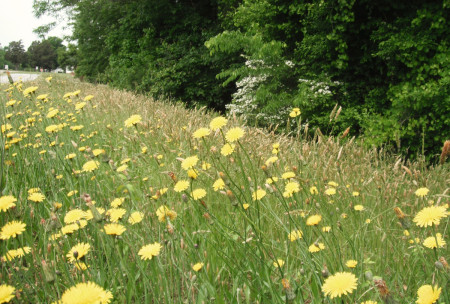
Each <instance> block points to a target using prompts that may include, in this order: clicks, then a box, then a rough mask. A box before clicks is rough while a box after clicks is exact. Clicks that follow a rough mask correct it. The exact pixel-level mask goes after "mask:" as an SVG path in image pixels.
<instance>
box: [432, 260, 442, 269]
mask: <svg viewBox="0 0 450 304" xmlns="http://www.w3.org/2000/svg"><path fill="white" fill-rule="evenodd" d="M434 267H436V268H437V269H439V270H444V265H443V264H442V263H441V262H439V261H436V262H435V263H434Z"/></svg>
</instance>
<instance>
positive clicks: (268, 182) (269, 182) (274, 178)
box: [266, 176, 278, 185]
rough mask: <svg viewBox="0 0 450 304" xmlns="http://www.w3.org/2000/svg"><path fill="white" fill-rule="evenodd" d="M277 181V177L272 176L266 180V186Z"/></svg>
mask: <svg viewBox="0 0 450 304" xmlns="http://www.w3.org/2000/svg"><path fill="white" fill-rule="evenodd" d="M277 181H278V177H276V176H272V177H269V178H267V179H266V184H269V185H271V184H273V183H276V182H277Z"/></svg>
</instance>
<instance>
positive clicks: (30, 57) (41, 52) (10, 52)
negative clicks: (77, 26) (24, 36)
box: [0, 37, 77, 71]
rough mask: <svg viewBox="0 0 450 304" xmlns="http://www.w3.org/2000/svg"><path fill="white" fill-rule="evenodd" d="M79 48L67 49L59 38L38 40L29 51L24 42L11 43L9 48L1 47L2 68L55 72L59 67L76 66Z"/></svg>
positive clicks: (0, 63)
mask: <svg viewBox="0 0 450 304" xmlns="http://www.w3.org/2000/svg"><path fill="white" fill-rule="evenodd" d="M76 53H77V47H76V46H75V45H73V44H69V46H68V47H66V46H65V45H64V44H63V40H62V39H61V38H58V37H48V38H47V39H42V40H36V41H33V42H32V43H31V45H30V46H29V47H28V49H27V50H25V47H24V45H23V43H22V40H18V41H11V42H10V43H9V44H8V45H7V46H5V47H2V46H0V68H4V66H5V65H8V66H9V68H10V69H16V70H19V69H22V70H24V69H35V67H39V68H42V69H44V70H49V71H50V70H54V69H56V68H57V67H62V68H63V69H65V67H66V66H70V67H75V66H76Z"/></svg>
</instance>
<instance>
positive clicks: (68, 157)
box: [64, 153, 77, 159]
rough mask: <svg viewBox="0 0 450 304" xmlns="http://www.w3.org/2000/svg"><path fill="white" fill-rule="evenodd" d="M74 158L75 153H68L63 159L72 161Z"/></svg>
mask: <svg viewBox="0 0 450 304" xmlns="http://www.w3.org/2000/svg"><path fill="white" fill-rule="evenodd" d="M75 156H77V155H76V154H75V153H69V154H67V155H66V156H65V157H64V159H72V158H75Z"/></svg>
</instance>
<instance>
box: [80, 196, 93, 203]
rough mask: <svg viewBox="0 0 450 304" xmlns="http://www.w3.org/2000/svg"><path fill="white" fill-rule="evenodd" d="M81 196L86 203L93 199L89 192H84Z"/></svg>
mask: <svg viewBox="0 0 450 304" xmlns="http://www.w3.org/2000/svg"><path fill="white" fill-rule="evenodd" d="M81 198H82V199H83V200H84V201H85V202H86V204H88V203H90V202H91V201H92V199H91V196H90V195H89V194H87V193H84V194H83V195H82V196H81Z"/></svg>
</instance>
